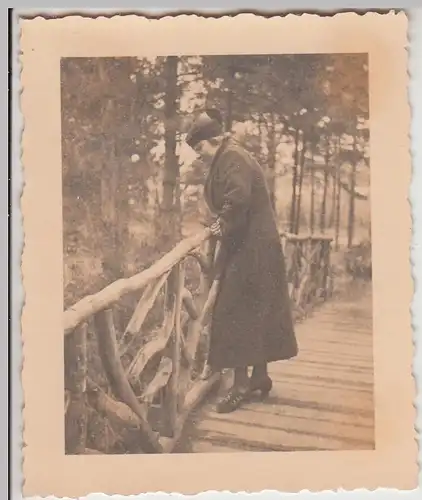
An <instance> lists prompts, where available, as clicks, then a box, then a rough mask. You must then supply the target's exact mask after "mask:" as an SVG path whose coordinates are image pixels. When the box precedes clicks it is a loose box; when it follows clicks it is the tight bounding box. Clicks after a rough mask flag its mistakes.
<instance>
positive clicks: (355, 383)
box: [271, 370, 374, 392]
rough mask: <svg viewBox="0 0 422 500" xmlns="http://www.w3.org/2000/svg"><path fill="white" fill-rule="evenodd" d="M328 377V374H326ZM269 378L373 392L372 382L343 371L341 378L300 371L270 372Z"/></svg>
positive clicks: (323, 373)
mask: <svg viewBox="0 0 422 500" xmlns="http://www.w3.org/2000/svg"><path fill="white" fill-rule="evenodd" d="M328 375H330V374H328ZM271 378H272V379H273V380H274V381H279V382H283V381H286V382H288V381H290V380H292V379H293V380H294V379H298V380H299V381H300V382H301V383H303V384H307V383H312V384H316V385H321V386H332V387H334V386H337V385H340V386H342V387H345V388H346V387H348V388H350V389H356V390H357V391H361V390H365V391H369V392H373V390H374V384H373V381H372V380H366V378H367V377H365V379H360V380H357V379H356V377H355V375H354V374H350V373H349V372H347V371H345V372H344V374H342V377H339V376H335V377H331V376H327V374H326V372H325V371H323V372H322V374H321V372H314V373H312V374H306V373H303V371H302V370H297V371H296V372H292V371H291V370H290V371H288V370H284V371H282V372H280V373H278V372H277V373H275V372H274V371H271Z"/></svg>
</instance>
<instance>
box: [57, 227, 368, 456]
mask: <svg viewBox="0 0 422 500" xmlns="http://www.w3.org/2000/svg"><path fill="white" fill-rule="evenodd" d="M209 237H210V233H209V230H207V229H205V230H204V231H202V232H201V233H200V234H198V235H195V236H193V237H190V238H187V239H185V240H183V241H182V242H180V243H179V244H178V245H177V246H176V247H175V248H174V249H173V250H172V251H171V252H169V253H168V254H166V255H165V256H163V257H162V258H161V259H160V260H158V261H157V262H155V263H154V264H153V265H152V266H151V267H149V268H147V269H145V270H144V271H142V272H141V273H139V274H137V275H135V276H133V277H131V278H128V279H122V280H119V281H116V282H114V283H112V284H111V285H109V286H108V287H106V288H104V289H103V290H101V291H100V292H98V293H97V294H95V295H92V296H88V297H85V298H84V299H82V300H81V301H79V302H78V303H76V304H75V305H74V306H72V307H71V308H69V309H68V310H66V311H65V313H64V335H65V410H64V412H65V446H66V453H67V454H88V453H89V454H101V453H113V454H116V453H169V452H235V451H240V450H257V451H270V450H279V451H280V450H286V451H288V450H315V449H320V450H321V449H371V448H373V446H374V436H373V432H374V431H373V427H374V426H373V413H372V412H373V402H372V398H373V394H372V319H371V290H370V286H369V285H365V286H364V288H363V290H360V291H359V293H358V294H357V296H356V297H350V296H349V297H348V299H346V298H344V297H343V298H342V299H338V298H337V299H336V298H335V297H332V290H333V277H332V273H331V271H330V269H331V267H330V250H331V240H330V238H327V237H324V236H320V237H316V236H298V235H291V234H283V235H282V236H281V237H282V241H283V246H284V250H285V256H286V261H287V269H288V280H289V286H290V297H291V302H292V307H293V310H294V314H295V318H296V321H297V335H298V341H299V349H300V353H299V356H298V357H297V358H296V359H295V360H291V361H288V362H278V363H273V364H272V365H270V367H271V370H270V375H271V377H272V379H273V382H274V389H273V391H272V392H271V394H270V396H269V398H268V399H267V400H266V401H264V402H258V401H250V402H248V403H247V404H245V405H244V407H242V408H241V409H239V410H238V411H236V412H234V413H233V414H230V415H218V414H216V413H215V412H214V411H213V398H215V397H216V395H217V394H218V392H219V390H220V391H221V390H224V388H225V387H226V386H227V384H229V383H230V373H227V374H226V373H223V374H214V375H213V376H211V377H210V378H208V379H206V380H203V379H202V377H201V373H202V372H203V370H204V367H205V366H206V352H207V341H208V326H209V321H210V315H211V312H212V306H213V303H214V300H215V297H216V293H217V286H218V284H217V283H212V282H211V281H210V269H211V266H212V262H213V259H214V257H215V248H214V247H213V245H212V244H211V242H210V240H209ZM328 299H332V300H328ZM129 311H130V315H129V316H130V320H129V322H128V324H127V326H125V327H121V326H120V324H119V323H120V321H116V317H117V318H118V317H119V315H120V317H121V316H122V312H123V313H126V314H127V313H128V312H129ZM133 311H134V312H133ZM132 312H133V313H132ZM123 316H124V314H123ZM116 325H117V326H116ZM206 396H208V398H207V399H205V398H206ZM204 399H205V404H204V405H202V404H200V403H201V402H202V401H203V400H204ZM93 412H96V414H100V415H101V416H103V417H105V419H106V420H107V422H108V423H109V425H110V427H111V429H112V433H113V436H114V440H112V443H111V444H110V442H108V443H107V445H104V446H98V443H97V444H95V443H94V444H93V439H92V429H91V427H92V425H91V423H90V422H91V421H90V418H91V416H92V413H93Z"/></svg>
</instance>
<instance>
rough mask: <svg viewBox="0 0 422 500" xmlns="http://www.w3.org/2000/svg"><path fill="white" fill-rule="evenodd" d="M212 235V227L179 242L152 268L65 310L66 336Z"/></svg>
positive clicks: (108, 287)
mask: <svg viewBox="0 0 422 500" xmlns="http://www.w3.org/2000/svg"><path fill="white" fill-rule="evenodd" d="M210 236H211V231H210V229H209V228H205V229H203V230H201V231H200V232H199V233H198V234H195V235H193V236H190V237H189V238H186V239H184V240H182V241H181V242H180V243H178V244H177V245H176V246H175V247H174V248H173V250H171V251H170V252H168V253H167V254H166V255H164V256H163V257H162V258H161V259H159V260H158V261H157V262H155V263H154V264H152V266H151V267H149V268H148V269H145V270H144V271H141V272H140V273H138V274H135V275H134V276H132V277H130V278H126V279H119V280H117V281H114V282H113V283H111V284H110V285H108V286H106V287H105V288H103V289H102V290H101V291H99V292H98V293H96V294H94V295H88V296H86V297H84V298H83V299H81V300H80V301H79V302H77V303H76V304H74V305H73V306H71V307H70V308H69V309H67V310H66V311H65V312H64V335H68V334H69V333H71V332H72V331H73V330H74V329H75V328H76V327H77V326H78V325H79V324H80V323H81V322H82V321H84V320H86V319H88V318H89V317H90V316H92V315H93V314H96V313H97V312H99V311H101V310H103V309H106V308H107V307H109V306H110V305H112V304H113V303H115V302H117V301H118V300H120V299H121V298H122V297H123V296H124V295H126V294H128V293H130V292H136V291H138V290H140V289H142V288H143V287H144V286H146V285H148V283H150V281H152V280H154V279H156V278H159V277H160V276H161V275H162V274H164V273H165V272H167V271H169V270H170V269H172V267H174V265H175V264H177V263H178V262H179V261H180V260H181V259H183V258H184V257H185V256H186V255H187V254H188V253H189V252H191V251H192V250H194V249H195V248H197V247H199V246H200V245H201V244H202V243H203V242H204V241H206V240H207V239H208V238H209V237H210Z"/></svg>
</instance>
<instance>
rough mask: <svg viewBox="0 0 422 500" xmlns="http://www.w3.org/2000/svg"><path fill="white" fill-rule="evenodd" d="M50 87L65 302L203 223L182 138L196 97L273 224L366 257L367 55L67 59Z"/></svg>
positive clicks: (148, 259)
mask: <svg viewBox="0 0 422 500" xmlns="http://www.w3.org/2000/svg"><path fill="white" fill-rule="evenodd" d="M61 92H62V94H61V100H62V101H61V102H62V107H61V111H62V158H63V164H62V170H63V173H62V175H63V181H62V182H63V256H64V306H65V308H67V307H69V306H70V305H72V304H74V303H75V302H76V301H77V300H79V299H81V298H82V297H83V296H85V295H87V294H91V293H95V292H96V291H98V290H100V289H101V288H103V287H104V286H106V285H107V284H109V283H111V282H113V281H115V280H116V279H118V278H121V277H126V276H131V275H133V274H135V273H136V272H139V271H141V270H142V269H144V268H146V267H148V266H149V265H150V264H151V263H152V262H153V261H154V260H156V259H157V258H159V257H160V256H161V255H163V253H165V252H166V251H168V250H169V249H170V248H171V247H172V246H174V244H175V243H176V242H177V241H178V240H180V239H181V238H182V237H184V236H187V235H189V234H192V233H193V232H195V231H197V230H198V228H199V227H201V220H206V218H207V210H206V207H205V205H204V202H203V199H202V186H203V183H204V180H205V176H206V168H205V167H204V165H202V164H201V162H200V161H198V159H197V158H196V157H195V155H194V153H193V151H192V150H190V148H189V147H187V146H186V144H184V143H183V138H184V133H185V132H186V130H187V128H188V127H189V124H190V123H191V121H192V119H193V117H194V116H195V113H196V112H197V111H198V110H200V109H202V108H203V107H204V106H212V107H217V108H218V109H220V111H221V112H222V113H223V115H224V119H225V122H226V126H227V128H228V129H231V130H232V131H233V133H234V135H235V136H236V137H237V139H238V140H239V141H240V142H241V143H242V144H243V145H244V146H245V147H246V148H247V149H248V150H249V151H250V152H251V153H252V154H253V155H255V157H256V158H257V160H258V161H259V162H260V164H261V165H262V167H263V168H264V170H265V172H266V174H267V179H268V186H269V189H270V193H271V198H272V202H273V205H274V209H275V211H276V216H277V222H278V225H279V228H280V231H287V232H290V233H301V234H303V233H305V234H307V233H313V234H321V233H322V234H326V235H331V236H332V237H333V239H334V244H333V250H334V253H335V254H336V255H337V260H336V258H335V256H334V258H333V259H332V262H333V265H334V266H335V265H336V262H338V265H339V266H340V267H341V266H343V264H344V262H346V260H347V259H346V260H345V257H346V258H347V256H350V255H353V258H354V259H355V260H356V259H358V261H359V262H362V260H365V261H366V262H367V261H368V260H369V261H370V247H371V245H370V200H369V195H370V193H369V184H370V182H369V178H370V162H369V100H368V62H367V55H366V54H300V55H268V56H267V55H253V56H244V55H242V56H235V55H233V56H232V55H227V56H184V57H179V56H168V57H156V58H145V57H139V58H136V57H119V58H65V59H62V62H61ZM349 260H350V259H349ZM349 267H350V266H349Z"/></svg>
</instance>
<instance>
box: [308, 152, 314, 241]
mask: <svg viewBox="0 0 422 500" xmlns="http://www.w3.org/2000/svg"><path fill="white" fill-rule="evenodd" d="M311 167H312V168H311V209H310V214H309V220H310V229H311V234H314V230H315V168H314V155H312V157H311Z"/></svg>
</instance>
